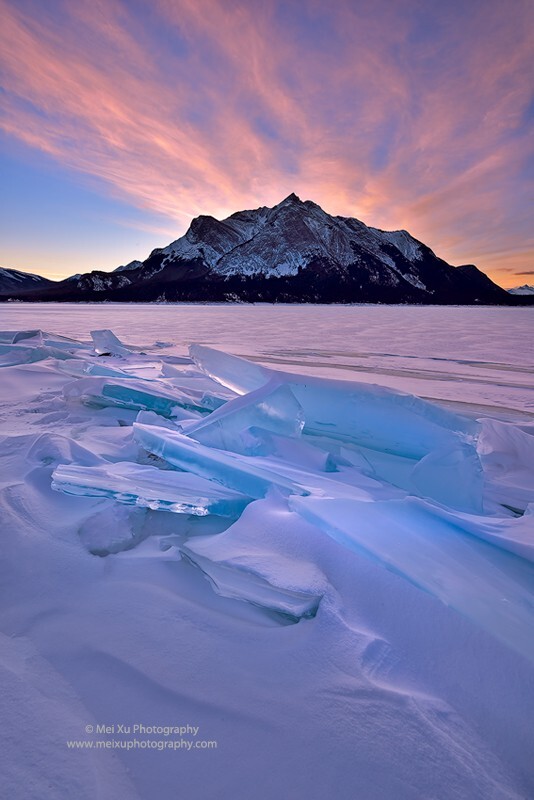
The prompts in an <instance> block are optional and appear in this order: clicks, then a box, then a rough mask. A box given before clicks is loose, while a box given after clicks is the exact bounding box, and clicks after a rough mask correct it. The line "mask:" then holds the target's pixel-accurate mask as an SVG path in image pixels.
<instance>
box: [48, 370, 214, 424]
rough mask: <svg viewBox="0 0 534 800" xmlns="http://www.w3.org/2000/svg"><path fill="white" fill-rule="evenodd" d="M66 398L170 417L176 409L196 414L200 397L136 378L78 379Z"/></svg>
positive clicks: (66, 389) (68, 387)
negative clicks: (183, 409)
mask: <svg viewBox="0 0 534 800" xmlns="http://www.w3.org/2000/svg"><path fill="white" fill-rule="evenodd" d="M63 393H64V395H65V397H66V398H74V397H78V398H80V399H81V400H82V402H84V403H86V404H88V405H92V406H97V407H106V406H113V407H117V408H130V409H134V410H137V411H142V410H143V411H155V412H156V413H157V414H161V416H163V417H172V416H173V415H174V411H175V409H176V408H185V409H187V410H193V411H199V410H202V407H201V406H200V405H199V402H200V398H199V397H198V396H197V397H196V396H195V395H194V394H193V393H192V392H188V391H180V390H179V389H175V388H173V387H169V386H167V385H166V384H165V383H163V382H162V381H156V380H152V381H143V380H139V379H136V378H126V377H125V378H122V379H121V378H114V377H109V378H106V377H102V378H100V377H98V378H97V377H95V378H91V377H89V378H81V379H80V380H77V381H73V382H72V383H68V384H67V385H66V386H65V387H64V390H63Z"/></svg>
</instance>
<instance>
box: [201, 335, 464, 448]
mask: <svg viewBox="0 0 534 800" xmlns="http://www.w3.org/2000/svg"><path fill="white" fill-rule="evenodd" d="M190 354H191V357H192V358H193V360H194V361H195V363H196V364H197V365H198V367H199V368H200V369H201V370H203V371H204V372H205V373H206V374H207V375H208V376H209V377H210V378H212V379H214V380H217V381H219V382H220V383H221V384H222V385H223V386H226V387H228V388H230V389H232V391H235V392H238V393H240V394H246V393H247V392H251V391H254V390H258V389H260V388H261V387H263V386H265V385H266V384H267V383H268V382H269V381H270V380H275V379H278V381H280V383H283V384H284V385H287V387H288V388H289V389H291V391H292V393H293V395H294V396H295V398H296V400H297V401H298V403H299V404H300V406H301V407H302V411H303V414H304V419H305V423H304V432H305V433H307V434H312V435H318V436H328V437H330V438H335V439H340V440H341V441H346V442H350V443H353V444H359V445H362V446H364V447H368V448H371V449H374V450H380V451H384V452H387V453H394V454H396V455H401V456H404V457H408V458H410V457H411V458H422V457H423V456H425V455H427V454H428V453H430V452H431V451H433V450H436V449H438V448H447V449H448V448H451V447H454V446H455V445H456V444H457V443H458V442H459V441H464V442H473V441H474V439H475V437H476V435H477V433H478V431H479V426H478V424H477V423H476V422H475V421H472V420H469V419H467V418H465V417H461V416H459V415H457V414H454V413H452V412H450V411H446V410H445V409H442V408H440V407H439V406H437V405H433V404H432V403H428V402H426V401H424V400H420V399H419V398H417V397H415V396H413V395H408V394H403V393H401V392H396V391H393V390H391V389H386V388H383V387H381V386H375V385H372V384H365V385H363V384H355V383H352V382H349V381H328V380H325V379H321V378H313V377H302V376H299V375H293V374H291V373H284V372H278V371H275V370H268V369H266V368H265V367H260V366H258V365H257V364H251V363H250V362H247V361H246V360H244V359H241V358H237V357H236V356H229V355H227V354H226V353H220V352H219V351H217V350H213V349H211V348H209V347H204V346H201V345H191V347H190Z"/></svg>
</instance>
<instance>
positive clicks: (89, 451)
mask: <svg viewBox="0 0 534 800" xmlns="http://www.w3.org/2000/svg"><path fill="white" fill-rule="evenodd" d="M2 315H3V316H2V319H3V324H2V328H4V329H5V330H4V331H3V332H2V333H0V364H1V365H2V366H1V369H0V464H1V473H0V509H1V513H2V538H3V541H2V568H1V570H2V572H1V576H2V581H1V592H2V604H1V609H2V610H1V612H0V613H1V616H0V618H1V621H2V625H1V628H0V637H1V639H2V650H1V651H0V652H1V662H0V669H1V671H2V686H3V689H2V693H1V699H0V703H1V719H2V727H1V731H2V751H1V752H2V754H1V756H0V759H1V761H2V767H3V769H2V772H3V775H4V780H5V787H4V788H3V790H2V796H5V797H10V798H15V799H17V798H21V799H22V798H24V800H27V798H36V799H37V798H39V800H41V799H42V798H45V799H46V800H48V798H62V799H63V798H65V799H66V798H69V800H70V798H73V797H76V798H91V799H93V798H106V799H107V798H110V800H111V798H113V800H115V799H116V798H119V800H122V798H125V799H126V798H128V800H129V798H134V799H135V798H153V797H157V798H162V800H167V799H168V800H174V798H177V797H182V796H183V797H187V798H192V799H193V800H211V798H213V800H219V798H223V799H224V800H226V798H232V799H233V800H249V798H251V797H254V798H258V800H272V799H273V798H277V800H278V798H288V799H291V800H293V798H295V800H301V798H302V800H315V798H317V800H318V799H319V798H324V797H325V796H328V797H334V798H336V800H355V798H358V800H359V798H362V800H397V798H400V800H403V799H404V798H406V800H420V799H421V798H424V799H425V800H427V798H433V799H435V800H471V798H473V800H475V799H477V798H480V800H482V798H484V799H486V798H495V800H497V799H499V800H500V798H516V799H517V800H519V799H520V798H523V799H524V798H529V797H531V796H533V795H534V759H533V758H532V755H533V752H534V733H533V731H534V728H533V724H532V720H533V719H534V564H533V562H534V418H533V415H534V402H533V396H534V379H533V370H532V366H533V365H532V358H533V355H532V354H533V353H534V346H533V345H534V343H533V342H532V337H533V330H534V326H533V325H532V322H533V321H534V309H489V308H476V309H463V308H462V309H460V308H458V309H455V308H452V309H451V308H443V309H442V308H439V309H437V308H433V309H429V308H404V307H402V308H401V307H390V308H387V307H363V306H362V307H347V308H334V307H327V308H325V307H317V308H315V307H298V308H296V307H282V308H277V307H270V306H258V307H254V308H250V307H241V306H232V307H220V306H197V307H194V306H168V307H163V306H161V307H160V306H158V307H154V306H151V307H143V306H136V307H132V306H127V307H123V306H60V307H58V306H25V305H23V304H17V305H16V307H15V306H13V307H11V306H9V307H8V306H4V308H3V309H2ZM110 327H112V328H113V333H111V331H110V330H108V328H110ZM91 330H93V331H94V333H93V335H92V336H91V334H90V331H91ZM43 331H48V332H47V333H45V332H43ZM190 344H191V345H192V346H191V348H190V349H189V347H188V346H189V345H190ZM243 356H246V357H247V358H246V359H244V358H243ZM103 725H107V726H115V727H114V730H112V729H111V728H110V729H109V730H108V732H107V733H105V732H104V731H103V730H102V729H99V727H98V726H103ZM135 725H137V726H145V727H146V728H147V729H148V732H147V731H146V730H145V731H143V730H142V729H141V730H140V729H139V728H138V729H135V728H134V726H135ZM119 726H124V727H123V728H122V729H121V728H119ZM152 726H156V727H159V728H160V729H161V730H160V732H157V731H153V730H151V727H152ZM173 727H175V728H176V731H172V730H170V729H172V728H173ZM179 729H182V730H179ZM67 742H81V743H83V744H81V745H79V746H68V744H67ZM97 742H110V743H111V744H104V745H97V744H96V743H97ZM207 742H210V743H213V742H215V743H216V746H215V745H214V744H209V745H208V744H205V743H207ZM160 743H163V744H160ZM173 748H174V749H173Z"/></svg>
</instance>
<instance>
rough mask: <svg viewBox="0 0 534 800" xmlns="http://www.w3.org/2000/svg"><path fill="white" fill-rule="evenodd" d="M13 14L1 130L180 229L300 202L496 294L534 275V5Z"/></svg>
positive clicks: (17, 5)
mask: <svg viewBox="0 0 534 800" xmlns="http://www.w3.org/2000/svg"><path fill="white" fill-rule="evenodd" d="M0 8H1V10H2V18H3V24H2V31H1V34H0V36H1V48H2V53H3V55H2V62H3V73H4V75H5V96H4V113H3V118H2V127H3V129H4V130H5V131H6V132H7V133H8V134H9V135H11V136H12V137H14V138H15V139H16V140H20V141H22V142H24V143H25V144H27V145H29V146H30V147H32V148H36V149H38V150H40V151H42V152H44V153H47V154H49V155H50V156H52V157H53V158H54V159H57V160H58V162H60V163H61V164H62V165H63V166H67V167H69V168H71V169H73V170H76V171H77V172H79V173H85V174H87V175H89V176H93V177H96V178H99V179H102V180H104V181H105V182H106V183H107V185H108V186H109V188H110V191H111V192H112V193H114V194H115V195H116V196H117V197H121V198H125V199H127V200H128V201H129V202H130V203H132V204H134V205H136V206H138V207H139V208H142V209H143V208H144V209H147V211H150V212H157V213H159V214H163V215H165V216H167V217H168V218H169V220H172V221H173V223H174V224H175V225H176V227H177V229H178V230H179V229H182V230H183V229H184V228H185V226H186V225H187V224H188V222H189V220H190V218H191V217H192V216H195V215H196V214H199V213H211V214H214V215H215V216H221V215H225V214H227V213H231V212H232V211H235V210H237V209H240V208H244V207H253V206H256V205H263V204H272V203H275V202H278V201H279V200H280V199H281V198H282V197H283V196H284V195H285V194H288V193H289V192H290V191H297V192H298V193H299V194H300V195H301V196H304V197H309V198H311V199H314V200H315V201H317V202H319V203H320V204H322V205H323V206H324V207H325V208H326V210H328V211H331V212H334V213H340V214H346V215H348V214H354V215H356V216H360V217H362V218H363V219H364V220H365V221H367V222H369V223H371V224H374V225H378V226H380V227H392V228H396V227H404V228H407V229H409V230H410V231H411V232H412V233H414V235H416V236H418V237H419V238H421V239H423V240H425V241H426V242H427V243H428V244H430V245H431V246H432V247H433V248H434V249H435V250H436V251H437V252H438V253H439V254H440V255H442V256H443V257H445V258H447V259H449V260H451V261H452V262H453V263H469V262H474V263H477V264H478V265H479V266H480V267H482V268H483V269H489V270H491V272H492V273H493V274H494V276H495V277H497V278H498V279H499V277H501V278H503V279H504V276H505V274H506V270H509V269H513V270H514V271H516V270H520V269H521V268H524V267H528V265H529V263H531V256H532V250H533V242H532V238H531V237H530V234H529V231H530V230H531V226H530V225H529V222H530V220H529V219H528V192H529V190H530V189H531V184H530V185H529V183H528V182H527V177H526V165H527V159H528V156H529V152H530V140H529V136H528V134H529V128H528V124H529V123H528V109H529V100H530V97H529V88H530V86H531V69H532V68H531V63H532V60H531V52H532V47H533V42H532V40H531V39H529V30H530V31H532V9H533V6H532V4H531V3H529V2H528V0H510V2H509V3H507V4H503V3H501V2H497V0H486V2H479V1H478V0H473V2H471V3H469V4H465V3H460V2H459V1H457V0H452V1H451V2H450V3H447V4H443V3H437V2H436V3H434V2H429V3H424V4H422V3H420V2H418V0H404V1H403V2H400V3H391V2H385V0H377V2H375V3H373V4H369V3H367V2H351V1H350V0H340V1H339V2H338V3H336V4H329V5H328V7H327V6H326V4H324V3H320V2H317V1H316V0H309V2H306V3H297V2H274V0H271V1H270V2H269V0H267V2H259V0H257V1H255V0H249V2H244V0H243V1H240V0H230V1H229V2H222V0H180V1H179V2H175V0H172V1H171V0H153V2H152V3H148V2H147V3H144V2H141V0H140V1H139V2H136V3H128V2H126V0H105V2H104V0H91V2H89V1H88V0H76V1H75V2H74V0H64V1H63V2H58V3H56V4H42V3H39V2H37V0H20V1H19V2H15V0H0ZM162 243H163V242H162ZM516 274H520V273H519V272H517V273H516ZM525 274H527V273H525Z"/></svg>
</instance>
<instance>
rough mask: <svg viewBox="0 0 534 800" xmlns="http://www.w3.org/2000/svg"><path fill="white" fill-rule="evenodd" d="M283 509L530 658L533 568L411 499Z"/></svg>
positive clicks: (310, 502) (533, 652)
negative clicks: (369, 559)
mask: <svg viewBox="0 0 534 800" xmlns="http://www.w3.org/2000/svg"><path fill="white" fill-rule="evenodd" d="M289 504H290V507H291V508H292V509H293V510H295V511H297V512H298V513H299V514H301V515H302V516H303V517H304V519H306V520H308V522H311V523H312V524H315V525H318V526H319V527H321V528H323V530H324V531H325V532H326V533H328V534H329V535H330V536H331V537H332V538H333V539H335V540H336V541H338V542H340V543H341V544H343V545H345V546H346V547H348V548H350V549H352V550H355V551H357V552H364V553H366V554H367V555H369V556H371V557H373V558H374V559H376V560H378V561H379V562H380V563H382V564H384V565H385V566H387V567H388V568H389V569H391V570H392V571H394V572H396V573H398V574H400V575H402V576H403V577H405V578H407V579H408V580H409V581H411V582H412V583H414V584H415V585H417V586H419V587H420V588H422V589H425V590H426V591H428V592H429V593H430V594H433V595H435V596H436V597H438V598H439V599H440V600H442V601H443V602H444V603H446V604H447V605H450V606H451V607H452V608H455V609H456V610H457V611H459V612H461V613H462V614H464V615H465V616H467V617H469V618H471V619H473V620H474V621H475V622H477V623H478V624H479V625H480V626H481V627H483V628H485V629H486V630H487V631H489V632H490V633H492V634H493V635H495V636H497V637H498V638H500V639H501V640H502V641H504V642H506V643H507V644H508V645H509V646H511V647H513V648H514V649H516V650H517V651H518V652H520V653H522V654H523V655H524V656H526V657H527V658H529V659H531V660H534V637H533V636H532V632H533V629H534V569H533V566H532V564H531V563H530V562H528V561H525V560H523V559H520V558H517V557H516V556H513V555H510V554H509V553H506V552H504V551H503V550H501V549H500V548H498V547H494V546H492V545H490V544H486V542H484V541H481V540H479V539H478V538H475V537H474V536H471V535H469V534H468V533H467V532H466V531H462V529H461V525H459V524H458V517H460V518H461V515H457V518H456V524H455V522H454V521H453V520H452V519H450V518H448V519H446V518H444V517H443V516H442V515H439V513H438V514H436V512H435V509H434V508H433V507H432V506H431V505H430V504H428V503H425V502H424V501H422V500H418V499H416V498H407V499H405V500H390V501H387V502H380V501H379V502H374V503H362V502H359V501H357V500H344V499H335V500H332V499H330V498H328V499H323V498H316V497H291V498H289Z"/></svg>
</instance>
